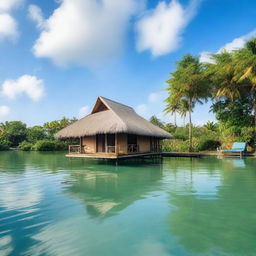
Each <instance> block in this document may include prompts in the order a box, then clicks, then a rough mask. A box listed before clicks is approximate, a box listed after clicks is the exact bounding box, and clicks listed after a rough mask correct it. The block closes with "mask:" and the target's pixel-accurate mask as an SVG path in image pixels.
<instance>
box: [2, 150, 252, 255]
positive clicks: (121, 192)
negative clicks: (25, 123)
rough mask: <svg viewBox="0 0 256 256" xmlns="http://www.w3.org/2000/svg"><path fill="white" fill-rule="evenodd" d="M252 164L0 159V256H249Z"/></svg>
mask: <svg viewBox="0 0 256 256" xmlns="http://www.w3.org/2000/svg"><path fill="white" fill-rule="evenodd" d="M255 165H256V159H252V158H246V159H217V158H215V157H213V158H201V159H192V158H191V159H190V158H164V159H162V160H160V159H158V160H156V159H155V160H145V161H138V160H136V161H131V160H129V161H126V162H123V163H120V164H119V165H118V166H116V165H112V164H107V163H105V162H98V161H94V160H85V159H73V160H70V159H66V158H65V154H64V153H39V152H15V151H9V152H1V153H0V255H1V256H2V255H3V256H4V255H12V256H16V255H33V256H34V255H51V256H52V255H54V256H55V255H56V256H57V255H58V256H59V255H61V256H63V255H64V256H65V255H72V256H73V255H86V256H113V255H122V256H151V255H152V256H153V255H154V256H155V255H158V256H169V255H170V256H173V255H177V256H178V255H182V256H194V255H220V256H221V255H223V256H224V255H225V256H228V255H232V256H234V255H239V256H240V255H256V243H255V241H256V203H255V202H256V168H255Z"/></svg>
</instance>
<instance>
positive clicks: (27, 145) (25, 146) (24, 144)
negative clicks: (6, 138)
mask: <svg viewBox="0 0 256 256" xmlns="http://www.w3.org/2000/svg"><path fill="white" fill-rule="evenodd" d="M32 148H33V144H32V143H30V142H27V141H23V142H21V143H20V144H19V149H20V150H23V151H30V150H32Z"/></svg>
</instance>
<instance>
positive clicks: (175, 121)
mask: <svg viewBox="0 0 256 256" xmlns="http://www.w3.org/2000/svg"><path fill="white" fill-rule="evenodd" d="M174 125H175V126H177V120H176V111H175V112H174Z"/></svg>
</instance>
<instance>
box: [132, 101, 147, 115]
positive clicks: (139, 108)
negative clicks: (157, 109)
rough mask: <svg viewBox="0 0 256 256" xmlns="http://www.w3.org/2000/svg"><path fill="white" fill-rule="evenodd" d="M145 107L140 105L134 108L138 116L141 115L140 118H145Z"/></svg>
mask: <svg viewBox="0 0 256 256" xmlns="http://www.w3.org/2000/svg"><path fill="white" fill-rule="evenodd" d="M147 110H148V109H147V105H146V104H140V105H138V106H137V107H136V108H135V111H136V112H137V113H138V114H139V115H141V116H144V117H145V115H146V116H147V114H148V113H147Z"/></svg>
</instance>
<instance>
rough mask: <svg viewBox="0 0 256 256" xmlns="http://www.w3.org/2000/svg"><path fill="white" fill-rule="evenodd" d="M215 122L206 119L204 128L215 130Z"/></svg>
mask: <svg viewBox="0 0 256 256" xmlns="http://www.w3.org/2000/svg"><path fill="white" fill-rule="evenodd" d="M217 127H218V126H217V124H216V123H214V122H211V121H208V122H207V123H206V124H205V125H204V128H205V129H207V130H209V131H212V132H216V130H217Z"/></svg>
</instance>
